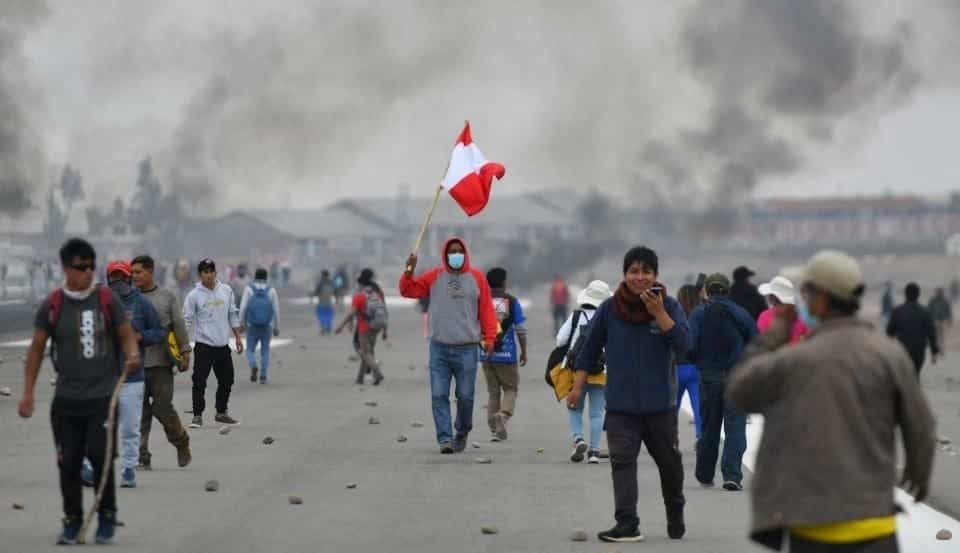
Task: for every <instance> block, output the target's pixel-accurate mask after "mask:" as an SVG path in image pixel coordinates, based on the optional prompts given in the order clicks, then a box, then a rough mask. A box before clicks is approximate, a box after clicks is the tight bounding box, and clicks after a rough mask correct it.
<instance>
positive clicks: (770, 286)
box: [760, 276, 797, 305]
mask: <svg viewBox="0 0 960 553" xmlns="http://www.w3.org/2000/svg"><path fill="white" fill-rule="evenodd" d="M760 293H761V294H762V295H764V296H774V297H776V298H777V299H778V300H780V302H781V303H785V304H787V305H794V304H795V303H796V302H797V298H796V289H795V288H794V287H793V283H792V282H790V280H788V279H787V278H786V277H782V276H776V277H773V280H771V281H770V282H765V283H763V284H761V285H760Z"/></svg>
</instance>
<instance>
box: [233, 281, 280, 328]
mask: <svg viewBox="0 0 960 553" xmlns="http://www.w3.org/2000/svg"><path fill="white" fill-rule="evenodd" d="M259 290H269V292H268V294H269V295H270V304H271V305H273V320H272V321H270V328H280V296H278V295H277V290H276V288H273V287H272V286H270V285H269V284H267V281H265V280H255V281H253V283H251V284H250V286H247V287H246V288H244V290H243V299H241V300H240V320H242V321H243V324H244V325H246V326H250V324H249V323H248V322H247V306H249V305H250V299H251V298H253V293H254V292H255V291H259Z"/></svg>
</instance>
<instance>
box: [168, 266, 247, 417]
mask: <svg viewBox="0 0 960 553" xmlns="http://www.w3.org/2000/svg"><path fill="white" fill-rule="evenodd" d="M197 273H198V274H199V275H200V282H198V283H197V285H196V287H194V289H193V290H191V291H190V293H189V294H187V299H186V301H184V304H183V321H184V323H186V325H187V331H188V332H189V333H191V334H193V335H194V337H195V341H196V346H195V347H194V355H195V357H194V361H193V421H192V422H191V423H190V428H200V427H201V426H203V411H204V409H206V406H207V400H206V397H205V395H206V391H207V379H209V378H210V372H211V370H212V371H213V374H214V375H215V376H216V378H217V396H216V398H217V400H216V409H217V414H216V415H215V416H214V418H213V420H214V421H216V422H218V423H221V424H237V420H236V419H234V418H233V417H231V416H230V414H229V412H228V405H229V403H230V389H231V388H232V387H233V381H234V370H233V354H232V352H231V351H230V345H229V343H230V334H231V333H232V334H233V338H234V342H235V344H236V346H237V353H243V340H242V339H241V337H240V310H239V308H237V303H236V301H235V300H234V296H233V290H232V289H231V288H230V287H229V286H227V285H226V284H224V283H222V282H220V281H219V280H218V279H217V266H216V263H214V261H213V260H212V259H210V258H209V257H207V258H204V259H202V260H201V261H200V263H198V264H197Z"/></svg>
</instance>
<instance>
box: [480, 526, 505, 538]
mask: <svg viewBox="0 0 960 553" xmlns="http://www.w3.org/2000/svg"><path fill="white" fill-rule="evenodd" d="M480 532H482V533H483V534H485V535H487V536H492V535H494V534H499V533H500V530H499V529H498V528H497V527H496V526H481V527H480Z"/></svg>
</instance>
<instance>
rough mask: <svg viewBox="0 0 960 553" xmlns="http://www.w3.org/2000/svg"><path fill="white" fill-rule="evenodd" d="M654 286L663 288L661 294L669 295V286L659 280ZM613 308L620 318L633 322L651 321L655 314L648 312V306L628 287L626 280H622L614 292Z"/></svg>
mask: <svg viewBox="0 0 960 553" xmlns="http://www.w3.org/2000/svg"><path fill="white" fill-rule="evenodd" d="M654 286H659V287H661V288H662V289H663V291H662V292H661V294H663V295H664V296H666V295H667V287H666V286H664V285H663V284H661V283H659V282H657V283H656V284H654ZM613 309H614V311H616V313H617V316H618V317H620V319H622V320H624V321H626V322H628V323H633V324H642V323H649V322H650V321H652V320H653V315H651V314H650V313H649V312H647V306H646V304H644V303H643V299H641V298H640V296H639V295H637V294H634V293H633V292H631V291H630V289H629V288H627V283H626V282H621V283H620V287H619V288H617V291H616V292H615V293H614V294H613Z"/></svg>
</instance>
